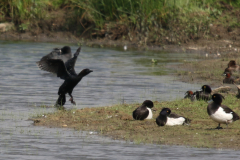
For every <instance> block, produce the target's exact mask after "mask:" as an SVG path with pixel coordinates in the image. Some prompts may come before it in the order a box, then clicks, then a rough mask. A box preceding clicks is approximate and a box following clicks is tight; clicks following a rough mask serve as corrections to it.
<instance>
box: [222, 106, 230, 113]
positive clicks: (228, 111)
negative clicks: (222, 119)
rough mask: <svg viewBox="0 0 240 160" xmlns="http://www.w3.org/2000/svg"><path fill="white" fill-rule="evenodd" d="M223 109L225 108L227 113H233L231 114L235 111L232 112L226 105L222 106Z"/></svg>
mask: <svg viewBox="0 0 240 160" xmlns="http://www.w3.org/2000/svg"><path fill="white" fill-rule="evenodd" d="M221 107H222V108H223V110H224V112H226V113H231V112H233V110H231V109H230V108H228V107H227V106H225V105H221Z"/></svg>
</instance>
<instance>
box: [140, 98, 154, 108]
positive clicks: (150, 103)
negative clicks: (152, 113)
mask: <svg viewBox="0 0 240 160" xmlns="http://www.w3.org/2000/svg"><path fill="white" fill-rule="evenodd" d="M142 106H146V107H148V108H153V107H154V104H153V102H152V101H151V100H145V101H144V102H143V104H142Z"/></svg>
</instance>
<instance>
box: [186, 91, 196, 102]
mask: <svg viewBox="0 0 240 160" xmlns="http://www.w3.org/2000/svg"><path fill="white" fill-rule="evenodd" d="M186 98H189V99H190V100H191V101H194V100H195V98H196V97H195V94H194V93H193V91H190V90H189V91H187V92H186V93H185V97H184V99H186Z"/></svg>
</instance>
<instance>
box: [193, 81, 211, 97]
mask: <svg viewBox="0 0 240 160" xmlns="http://www.w3.org/2000/svg"><path fill="white" fill-rule="evenodd" d="M211 92H212V89H211V87H210V86H209V85H203V86H202V88H201V90H200V91H196V92H195V93H194V94H195V95H196V99H197V100H204V101H209V100H211Z"/></svg>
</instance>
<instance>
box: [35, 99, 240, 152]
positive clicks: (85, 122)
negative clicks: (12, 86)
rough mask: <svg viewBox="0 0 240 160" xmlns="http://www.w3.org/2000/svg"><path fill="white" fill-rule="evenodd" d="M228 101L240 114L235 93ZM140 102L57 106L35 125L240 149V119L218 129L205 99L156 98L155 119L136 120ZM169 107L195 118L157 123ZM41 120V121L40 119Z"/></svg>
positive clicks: (127, 138) (130, 138)
mask: <svg viewBox="0 0 240 160" xmlns="http://www.w3.org/2000/svg"><path fill="white" fill-rule="evenodd" d="M224 96H225V100H224V101H223V104H224V105H227V106H228V107H230V108H231V109H232V110H234V111H235V112H236V113H238V114H240V109H239V105H240V101H239V100H238V99H237V98H236V97H235V95H226V94H225V95H224ZM139 105H140V104H124V105H121V104H119V105H114V106H111V107H98V108H84V109H78V110H76V109H74V110H57V111H56V112H54V113H49V114H47V117H45V118H44V117H41V116H40V117H37V118H35V122H36V123H35V125H41V126H50V127H69V128H74V129H76V130H84V131H97V132H98V133H99V134H102V135H107V136H110V137H112V138H114V139H121V140H125V141H132V142H134V143H136V144H141V143H143V144H145V143H147V144H149V143H153V144H167V145H186V146H192V147H207V148H231V149H237V150H239V149H240V145H239V144H240V143H239V142H240V140H239V138H238V137H239V135H240V125H239V123H240V122H239V121H236V122H233V123H232V124H230V125H229V127H228V129H226V126H225V125H222V127H223V128H224V129H222V130H215V128H216V127H217V125H218V124H217V123H216V122H214V121H212V120H211V119H210V118H209V116H208V114H207V105H208V104H207V103H206V102H205V101H196V102H191V101H190V100H175V101H171V102H168V101H167V102H154V108H153V109H155V110H156V112H153V119H151V120H144V121H136V120H133V119H132V111H133V110H134V109H135V108H136V107H137V106H139ZM164 107H168V108H170V109H171V110H172V112H173V113H177V114H179V115H182V116H185V117H187V118H190V119H191V120H192V122H191V125H189V126H164V127H159V126H157V125H156V123H155V118H156V117H157V116H158V114H159V112H160V111H161V109H162V108H164ZM36 120H38V121H36Z"/></svg>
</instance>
